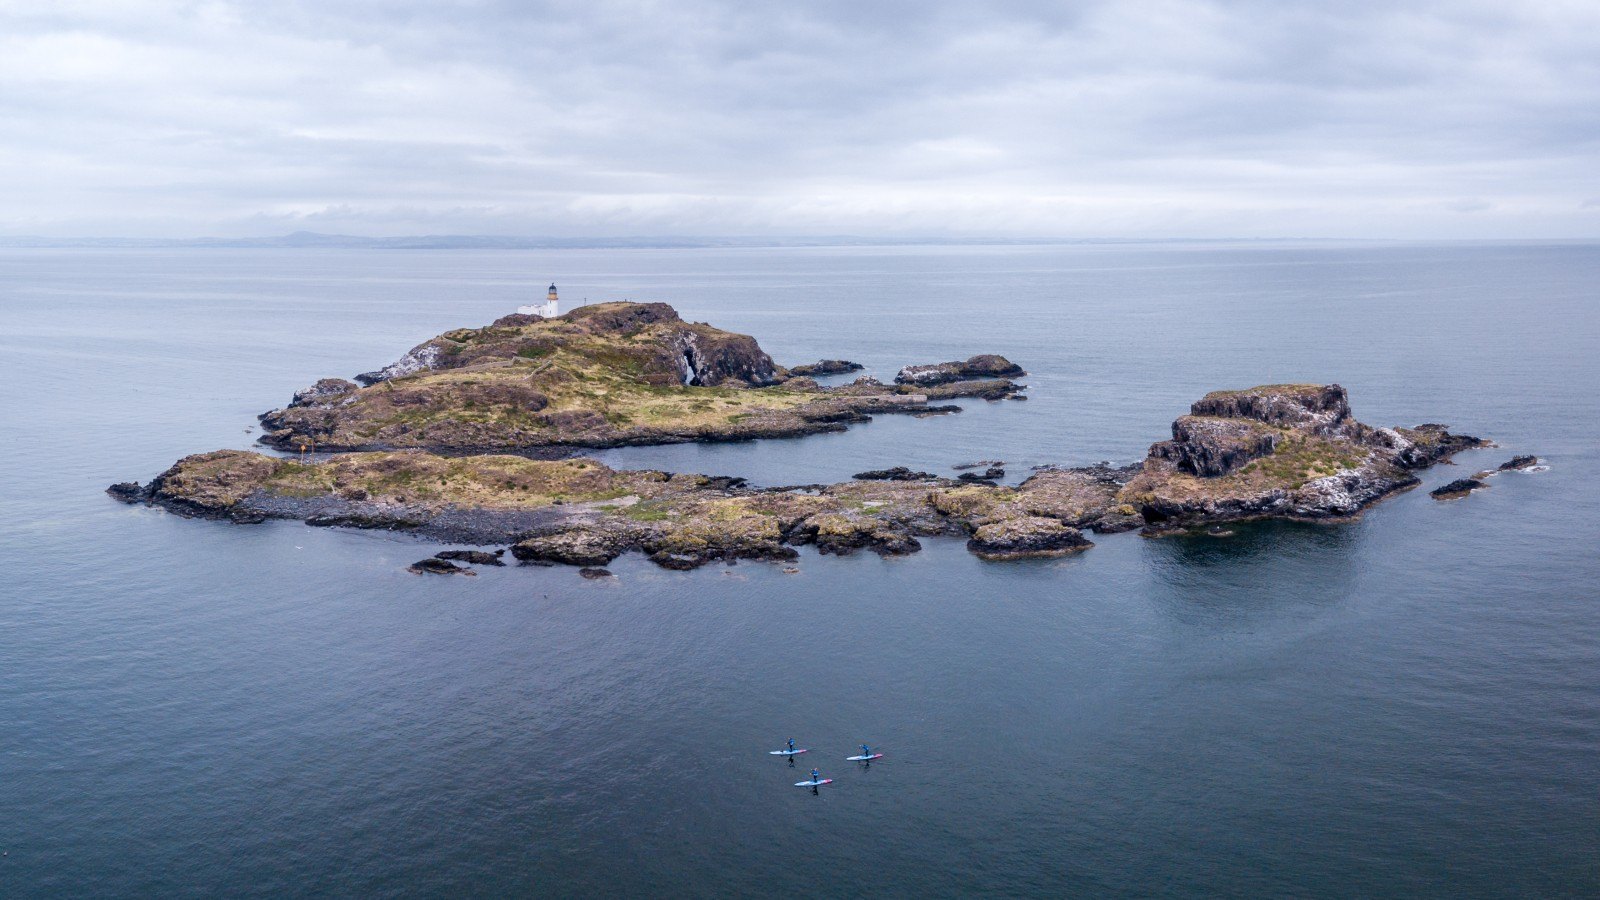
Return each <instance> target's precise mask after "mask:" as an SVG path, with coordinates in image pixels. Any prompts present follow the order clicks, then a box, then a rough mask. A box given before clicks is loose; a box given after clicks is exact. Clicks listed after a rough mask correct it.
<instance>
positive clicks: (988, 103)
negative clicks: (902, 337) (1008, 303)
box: [0, 0, 1600, 239]
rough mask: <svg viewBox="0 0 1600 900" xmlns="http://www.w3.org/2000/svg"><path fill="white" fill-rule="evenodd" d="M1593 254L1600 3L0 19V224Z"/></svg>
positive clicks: (762, 6) (44, 228) (379, 6)
mask: <svg viewBox="0 0 1600 900" xmlns="http://www.w3.org/2000/svg"><path fill="white" fill-rule="evenodd" d="M302 230H306V231H318V232H329V233H342V234H361V235H375V236H381V235H411V234H498V235H530V236H531V235H541V236H564V237H577V236H623V235H730V236H732V235H744V236H763V235H772V236H778V235H794V236H803V235H863V236H874V235H878V236H895V237H906V236H930V237H941V238H949V237H956V238H960V237H1021V238H1028V237H1041V238H1069V239H1070V238H1169V237H1209V238H1237V237H1352V238H1368V237H1377V238H1469V239H1475V238H1595V237H1600V2H1596V0H1545V2H1540V0H1514V2H1506V0H1494V2H1479V0H1456V2H1437V3H1430V2H1412V0H1392V2H1366V0H1342V2H1333V0H1325V2H1297V0H1278V2H1254V0H1237V2H1234V0H1122V2H1036V3H1030V2H1003V0H995V2H986V3H977V2H972V3H954V2H940V0H916V2H911V0H820V2H805V0H787V2H769V0H680V2H644V0H632V2H624V0H575V2H564V0H562V2H496V0H425V2H414V0H385V2H373V0H317V2H306V3H301V2H272V0H257V2H250V3H230V2H173V0H137V2H110V0H32V2H16V0H0V235H45V236H62V237H64V236H91V235H92V236H109V235H115V236H131V237H188V236H201V235H216V236H225V237H243V236H259V235H275V234H284V233H288V232H293V231H302Z"/></svg>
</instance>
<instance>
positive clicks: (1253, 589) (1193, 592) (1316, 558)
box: [1146, 521, 1364, 628]
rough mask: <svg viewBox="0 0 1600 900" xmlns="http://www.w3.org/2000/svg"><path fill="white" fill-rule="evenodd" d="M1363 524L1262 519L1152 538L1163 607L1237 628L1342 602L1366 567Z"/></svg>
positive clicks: (1180, 617)
mask: <svg viewBox="0 0 1600 900" xmlns="http://www.w3.org/2000/svg"><path fill="white" fill-rule="evenodd" d="M1362 531H1363V530H1362V528H1361V523H1359V522H1342V523H1334V524H1319V523H1308V522H1283V521H1261V522H1244V523H1238V524H1234V525H1228V526H1226V527H1225V528H1223V529H1218V530H1215V532H1213V533H1199V534H1185V535H1174V536H1170V537H1165V538H1154V539H1151V540H1150V541H1148V544H1147V547H1146V555H1147V558H1148V559H1149V560H1150V563H1151V573H1152V577H1153V579H1154V580H1155V581H1156V582H1157V586H1156V587H1157V589H1156V590H1155V591H1154V592H1153V593H1152V596H1153V597H1154V598H1155V599H1156V602H1157V604H1158V608H1159V609H1160V610H1161V611H1162V612H1163V613H1164V614H1166V615H1168V616H1170V617H1171V618H1173V619H1174V620H1177V621H1180V622H1182V623H1184V624H1188V625H1202V626H1204V625H1207V624H1210V625H1213V626H1217V627H1225V628H1232V627H1238V626H1241V625H1251V624H1261V623H1263V622H1265V621H1269V620H1271V619H1274V618H1279V617H1284V616H1296V617H1298V616H1304V615H1306V614H1308V613H1314V612H1315V611H1316V610H1318V609H1322V608H1327V607H1330V606H1333V605H1337V604H1339V603H1341V602H1343V601H1344V600H1345V599H1346V598H1348V597H1349V596H1350V594H1351V592H1352V591H1353V590H1354V589H1355V584H1356V580H1357V575H1358V574H1359V571H1360V566H1361V563H1360V556H1361V553H1360V551H1361V548H1362V546H1363V545H1364V541H1363V540H1362Z"/></svg>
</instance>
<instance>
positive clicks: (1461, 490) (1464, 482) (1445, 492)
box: [1428, 478, 1488, 500]
mask: <svg viewBox="0 0 1600 900" xmlns="http://www.w3.org/2000/svg"><path fill="white" fill-rule="evenodd" d="M1486 487H1488V485H1487V484H1484V483H1483V482H1482V481H1479V480H1478V479H1476V478H1457V479H1456V480H1455V481H1452V482H1450V483H1449V484H1447V485H1445V486H1443V487H1437V488H1434V489H1433V490H1431V491H1429V492H1428V496H1430V497H1432V498H1433V499H1435V500H1458V499H1460V498H1462V497H1465V496H1466V495H1468V494H1470V493H1472V492H1473V491H1476V490H1478V489H1480V488H1486Z"/></svg>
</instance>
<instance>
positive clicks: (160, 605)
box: [0, 245, 1600, 897]
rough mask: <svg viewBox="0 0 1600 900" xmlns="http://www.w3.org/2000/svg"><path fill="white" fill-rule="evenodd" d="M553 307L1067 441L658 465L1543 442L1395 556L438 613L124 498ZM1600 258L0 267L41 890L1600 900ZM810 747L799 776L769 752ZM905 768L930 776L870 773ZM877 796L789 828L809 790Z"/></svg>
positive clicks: (32, 855) (1249, 251)
mask: <svg viewBox="0 0 1600 900" xmlns="http://www.w3.org/2000/svg"><path fill="white" fill-rule="evenodd" d="M551 280H554V281H556V282H557V283H558V284H560V286H561V290H562V294H563V297H564V298H566V299H568V300H569V301H577V300H580V299H582V298H585V297H587V298H589V299H592V300H598V299H610V298H633V299H638V300H644V299H649V300H663V301H667V302H669V303H672V304H674V305H675V306H677V307H678V309H679V310H680V311H681V312H682V313H683V314H684V316H685V317H686V318H690V319H695V320H706V321H710V322H713V323H715V324H718V325H721V326H723V327H727V328H731V329H734V330H738V331H744V332H748V333H752V334H755V335H756V336H758V337H759V338H760V339H761V341H762V343H763V345H764V346H765V347H766V348H767V349H768V350H769V351H771V352H772V353H773V355H774V356H776V357H777V358H778V359H779V361H781V362H787V363H791V364H792V363H798V362H804V361H810V360H814V359H817V358H818V357H822V356H831V357H832V356H842V357H845V358H848V359H854V360H858V361H860V362H862V363H864V364H866V365H867V366H868V367H869V371H871V372H872V373H874V374H877V375H879V376H880V377H883V376H888V375H890V374H892V373H893V371H894V370H895V369H896V368H897V367H899V366H900V365H903V364H906V363H912V362H928V361H937V360H943V359H950V358H956V357H965V356H967V355H969V354H972V353H975V352H999V353H1004V354H1006V355H1007V356H1009V357H1011V358H1013V359H1015V360H1017V361H1019V362H1021V363H1022V364H1023V365H1025V366H1026V367H1027V368H1028V369H1029V370H1030V372H1031V373H1032V374H1031V375H1030V377H1029V378H1028V379H1027V381H1028V382H1029V383H1030V384H1031V385H1032V390H1031V397H1032V399H1031V400H1029V401H1028V402H1027V403H998V404H985V403H982V402H976V403H972V404H969V405H968V409H967V411H966V412H964V413H962V414H960V415H954V416H947V417H943V418H937V419H929V420H920V421H919V420H913V419H909V418H898V417H886V418H884V419H881V420H880V421H877V422H874V423H872V424H870V425H867V426H863V427H858V428H854V429H852V430H851V431H850V432H848V433H847V434H842V435H833V436H823V437H817V438H809V439H805V440H800V441H780V442H768V443H759V444H746V445H720V446H684V447H666V448H643V449H633V450H628V451H626V452H615V453H609V454H606V459H607V460H608V461H609V462H611V463H612V464H615V465H650V466H658V467H664V468H673V469H685V470H694V471H705V472H714V473H725V474H735V475H744V476H747V477H750V478H752V479H753V480H755V481H757V482H762V483H767V484H773V483H793V482H801V481H817V480H823V479H837V478H842V477H847V476H848V475H849V474H850V473H852V472H855V471H858V470H860V469H863V468H868V467H879V466H884V465H893V464H905V465H910V466H914V467H919V468H927V469H932V470H940V469H941V468H944V467H949V466H951V465H953V464H956V463H961V462H968V461H972V460H975V459H979V458H987V459H1004V460H1006V461H1007V462H1008V463H1009V464H1010V465H1009V468H1010V469H1011V471H1012V473H1013V475H1014V476H1016V475H1021V474H1025V472H1026V468H1027V467H1028V466H1030V465H1035V464H1040V463H1046V462H1059V463H1070V464H1081V463H1088V462H1094V461H1097V460H1101V459H1107V460H1112V461H1117V462H1121V461H1130V460H1133V459H1136V458H1138V457H1139V456H1141V455H1142V453H1143V452H1144V449H1145V448H1146V447H1147V446H1148V444H1149V443H1150V442H1151V441H1154V440H1157V439H1160V438H1162V437H1163V436H1165V434H1166V430H1167V427H1168V425H1169V423H1170V421H1171V420H1172V418H1173V417H1174V416H1176V415H1178V414H1179V413H1181V412H1183V411H1184V410H1185V409H1186V407H1187V405H1188V403H1189V402H1190V401H1192V400H1194V399H1196V398H1197V397H1199V396H1200V395H1201V394H1203V393H1204V392H1206V391H1208V390H1211V389H1215V388H1227V387H1242V386H1247V385H1251V384H1257V383H1265V382H1282V381H1337V382H1339V383H1341V384H1343V385H1345V386H1346V387H1347V388H1348V389H1349V390H1350V394H1351V397H1352V399H1353V402H1354V405H1355V408H1356V412H1357V415H1358V416H1359V417H1360V418H1362V419H1363V420H1364V421H1367V422H1371V423H1377V424H1414V423H1418V422H1423V421H1443V422H1448V423H1451V424H1452V425H1454V426H1457V427H1458V428H1459V429H1462V430H1465V431H1468V432H1471V433H1475V434H1482V435H1485V436H1489V437H1492V438H1494V439H1495V440H1497V441H1499V442H1500V443H1501V444H1502V448H1501V449H1496V450H1490V451H1481V452H1473V453H1469V454H1465V455H1464V456H1462V457H1461V458H1460V460H1459V463H1460V464H1459V465H1457V466H1454V467H1449V466H1446V467H1440V468H1439V469H1436V470H1434V471H1432V472H1430V473H1428V474H1427V475H1426V476H1425V479H1426V483H1427V486H1429V487H1431V486H1435V485H1437V484H1438V483H1442V482H1443V481H1446V480H1449V479H1452V478H1455V477H1458V476H1460V475H1464V474H1469V473H1471V472H1472V471H1475V470H1476V469H1477V468H1480V467H1484V466H1488V465H1491V464H1494V463H1498V462H1500V461H1501V460H1503V459H1506V458H1508V457H1509V456H1510V455H1511V454H1513V453H1537V454H1539V455H1540V456H1542V457H1544V458H1546V459H1547V460H1548V462H1549V464H1550V466H1551V468H1550V471H1548V472H1546V473H1543V474H1538V475H1504V476H1499V477H1496V478H1495V479H1493V480H1492V485H1493V486H1492V487H1491V488H1490V489H1489V490H1487V491H1483V492H1480V493H1478V494H1475V495H1474V496H1472V497H1471V498H1469V499H1467V500H1464V501H1460V502H1455V503H1438V502H1435V501H1433V500H1430V499H1429V498H1428V496H1427V495H1426V493H1425V492H1424V491H1414V492H1411V493H1408V494H1404V495H1401V496H1399V497H1397V498H1395V499H1393V500H1391V501H1389V502H1387V503H1385V504H1383V505H1381V506H1380V507H1378V508H1377V509H1375V510H1374V511H1372V512H1371V513H1369V514H1368V515H1367V516H1366V518H1365V519H1364V520H1363V521H1360V522H1358V523H1354V524H1348V525H1339V526H1328V527H1310V526H1295V525H1263V526H1253V527H1244V528H1240V529H1239V530H1238V533H1237V534H1236V535H1235V536H1233V537H1230V538H1225V539H1217V538H1203V539H1165V540H1148V539H1145V538H1141V537H1139V536H1137V535H1120V536H1114V537H1106V538H1097V539H1096V540H1097V543H1098V546H1097V547H1095V548H1094V549H1093V550H1090V551H1089V552H1087V553H1085V554H1082V555H1080V556H1077V557H1074V558H1071V559H1065V560H1057V561H1042V562H1028V563H1012V564H995V563H984V562H981V561H979V560H977V559H975V558H973V557H972V556H970V555H968V554H967V553H966V552H965V551H964V549H963V548H962V547H961V545H960V543H958V542H955V541H940V540H934V541H927V542H925V543H926V550H925V552H923V553H921V554H919V555H916V556H913V557H910V558H906V559H896V560H888V561H886V560H881V559H878V558H877V557H875V556H871V555H867V556H862V557H857V558H849V559H838V558H819V557H817V556H815V555H813V554H810V553H809V552H808V553H807V554H806V555H805V556H803V558H802V562H801V563H800V568H801V570H802V571H801V572H800V574H797V575H785V574H783V573H782V572H781V570H780V569H779V568H777V567H773V566H768V565H764V564H749V563H746V564H741V565H738V566H736V567H730V568H708V569H704V570H701V571H698V572H692V573H673V572H665V571H660V570H657V569H655V568H654V567H652V566H650V565H649V564H647V563H645V562H643V561H642V560H640V559H638V558H626V559H623V560H620V561H619V562H618V563H617V564H616V565H614V566H613V569H614V570H615V571H616V572H617V574H618V575H619V578H618V579H617V580H616V581H615V582H614V583H590V582H585V581H583V580H581V579H579V578H578V577H577V576H576V575H575V574H574V573H573V572H572V571H570V570H564V569H555V570H551V569H518V568H507V569H503V570H488V571H482V572H481V573H480V575H479V577H477V578H471V579H468V578H454V579H444V578H419V577H415V576H411V575H408V574H406V573H405V572H404V571H403V567H404V566H405V565H406V564H408V563H410V562H412V561H413V560H415V559H417V558H419V557H421V556H424V555H426V554H427V553H428V552H430V551H431V550H432V549H435V548H436V545H431V544H429V545H419V544H417V543H414V542H412V541H410V540H408V539H404V538H398V537H393V536H387V535H375V534H363V533H346V532H340V531H335V530H326V529H312V528H307V527H304V526H301V525H298V524H295V523H276V524H269V525H264V526H255V527H245V526H232V525H227V524H220V523H210V522H195V521H186V520H183V519H179V518H177V517H175V516H171V515H167V514H165V513H162V512H160V511H156V510H147V509H142V508H130V507H126V506H122V505H120V504H117V503H114V502H112V501H111V500H110V499H108V498H107V497H105V496H104V495H103V494H102V493H101V490H102V489H103V488H104V487H105V485H106V484H108V483H110V482H112V481H121V480H124V479H130V478H132V479H138V480H141V481H143V480H147V479H148V478H149V477H151V476H152V475H154V474H156V473H157V472H159V471H161V470H162V469H163V468H165V467H166V466H167V465H168V464H170V463H171V462H172V461H173V460H174V459H176V458H177V457H179V456H182V455H184V454H187V453H191V452H197V451H202V450H209V449H214V448H217V447H247V446H249V445H250V444H251V442H252V440H253V439H254V436H255V434H254V432H252V431H251V429H250V427H251V426H252V425H254V424H255V423H254V415H255V414H256V413H258V412H260V411H262V410H265V409H268V408H271V407H273V406H278V405H282V404H283V403H284V402H285V401H287V399H288V397H289V395H290V394H291V392H292V391H294V390H295V389H296V388H299V387H303V386H305V385H307V384H309V383H310V382H311V381H313V380H314V379H316V378H318V377H321V376H326V375H346V376H348V375H350V374H352V373H355V372H359V371H364V370H368V369H372V368H375V367H376V366H378V365H380V364H383V363H386V362H388V361H390V360H391V359H393V358H394V357H396V356H398V355H399V354H400V352H402V351H403V350H405V349H406V348H408V347H410V346H411V345H413V344H415V343H417V342H418V341H420V340H422V339H424V338H426V337H429V336H431V335H433V334H435V333H437V332H439V331H442V330H445V329H447V328H451V327H457V326H462V325H473V324H481V323H485V322H487V321H489V320H491V319H493V318H495V317H496V316H498V315H501V314H503V313H505V312H507V311H509V310H510V309H512V308H513V307H515V306H516V305H517V304H518V303H519V302H525V301H526V300H527V298H528V297H530V296H533V295H536V294H538V293H540V292H541V291H542V288H543V287H544V286H545V284H546V283H547V282H549V281H551ZM1597 351H1600V248H1597V247H1595V246H1578V245H1566V246H1534V245H1499V246H1496V245H1453V246H1411V245H1382V246H1378V245H1372V246H1365V245H1321V246H1319V245H1194V246H1184V245H1164V246H1090V247H1050V248H971V249H960V248H937V249H931V248H897V249H870V248H869V249H848V250H835V249H805V250H737V251H709V250H708V251H561V252H439V251H432V252H430V251H422V252H340V251H293V252H279V251H264V250H262V251H238V252H235V251H181V252H169V251H162V252H145V251H114V252H99V251H26V252H21V251H6V252H4V253H0V383H3V385H4V392H5V393H4V396H5V400H4V406H3V410H4V422H5V427H4V435H5V437H6V441H5V465H4V469H3V471H4V475H3V476H0V479H3V480H0V566H3V569H4V571H5V579H4V582H3V584H4V587H3V589H0V852H3V853H4V854H5V855H4V856H3V857H0V894H3V895H5V896H7V897H45V896H63V895H76V896H111V895H135V894H138V895H146V896H185V895H213V896H214V895H222V894H227V895H283V894H299V893H327V894H342V895H353V894H362V895H372V894H377V895H407V896H462V895H481V896H500V895H506V894H528V895H541V896H595V895H601V896H607V895H609V896H622V895H631V896H638V895H648V894H655V895H677V896H684V895H699V896H725V895H730V894H775V893H779V892H785V893H790V894H799V895H851V896H855V895H881V896H928V895H934V896H943V895H952V894H987V895H997V896H998V895H1005V896H1034V897H1054V896H1062V895H1079V896H1152V895H1170V896H1216V895H1235V896H1237V895H1246V894H1251V895H1269V894H1270V895H1294V896H1325V897H1336V896H1385V895H1389V896H1394V895H1410V896H1418V895H1422V896H1439V897H1445V896H1450V897H1455V896H1538V897H1550V896H1579V895H1590V896H1593V895H1594V894H1595V893H1597V892H1600V862H1597V859H1600V693H1597V688H1600V588H1597V584H1600V562H1597V560H1596V556H1595V552H1596V548H1597V547H1600V479H1597V478H1596V468H1597V463H1600V449H1597V443H1600V442H1597V438H1596V426H1597V423H1600V399H1597V398H1600V360H1597ZM791 736H792V737H794V738H796V739H797V740H798V741H799V742H800V743H801V745H802V746H805V747H810V748H813V752H811V753H810V754H808V755H806V756H804V757H801V759H802V761H803V763H804V765H803V766H802V767H801V768H797V769H791V768H788V767H787V766H786V765H785V764H784V763H783V762H782V761H779V760H777V759H775V758H774V757H771V756H768V755H767V754H766V753H765V752H764V751H766V750H769V749H773V748H776V747H778V746H780V745H781V743H782V741H783V740H784V739H785V738H788V737H791ZM863 741H865V742H868V743H871V744H873V745H874V746H875V747H880V748H881V749H882V750H883V751H884V752H886V753H887V754H888V756H887V757H886V758H885V759H884V760H882V761H881V762H879V763H876V764H874V765H872V766H871V767H870V768H858V767H855V766H854V765H853V764H851V763H847V762H845V761H844V759H843V757H845V756H847V755H849V754H850V753H851V752H852V750H853V748H854V746H855V745H857V744H859V743H861V742H863ZM813 764H815V765H818V766H820V768H821V769H822V770H823V772H824V773H825V774H826V775H829V776H832V777H833V778H835V779H836V781H835V783H834V784H833V785H831V786H830V787H828V788H825V789H824V790H823V791H822V792H821V793H820V794H819V795H816V796H813V795H812V794H811V793H810V792H809V791H804V790H801V789H799V788H795V787H792V786H791V785H792V783H793V782H795V781H798V780H800V775H801V773H802V772H804V771H808V770H809V768H810V766H811V765H813Z"/></svg>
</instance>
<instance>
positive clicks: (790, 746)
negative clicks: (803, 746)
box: [789, 738, 794, 753]
mask: <svg viewBox="0 0 1600 900" xmlns="http://www.w3.org/2000/svg"><path fill="white" fill-rule="evenodd" d="M789 752H790V753H793V752H794V738H789Z"/></svg>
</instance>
